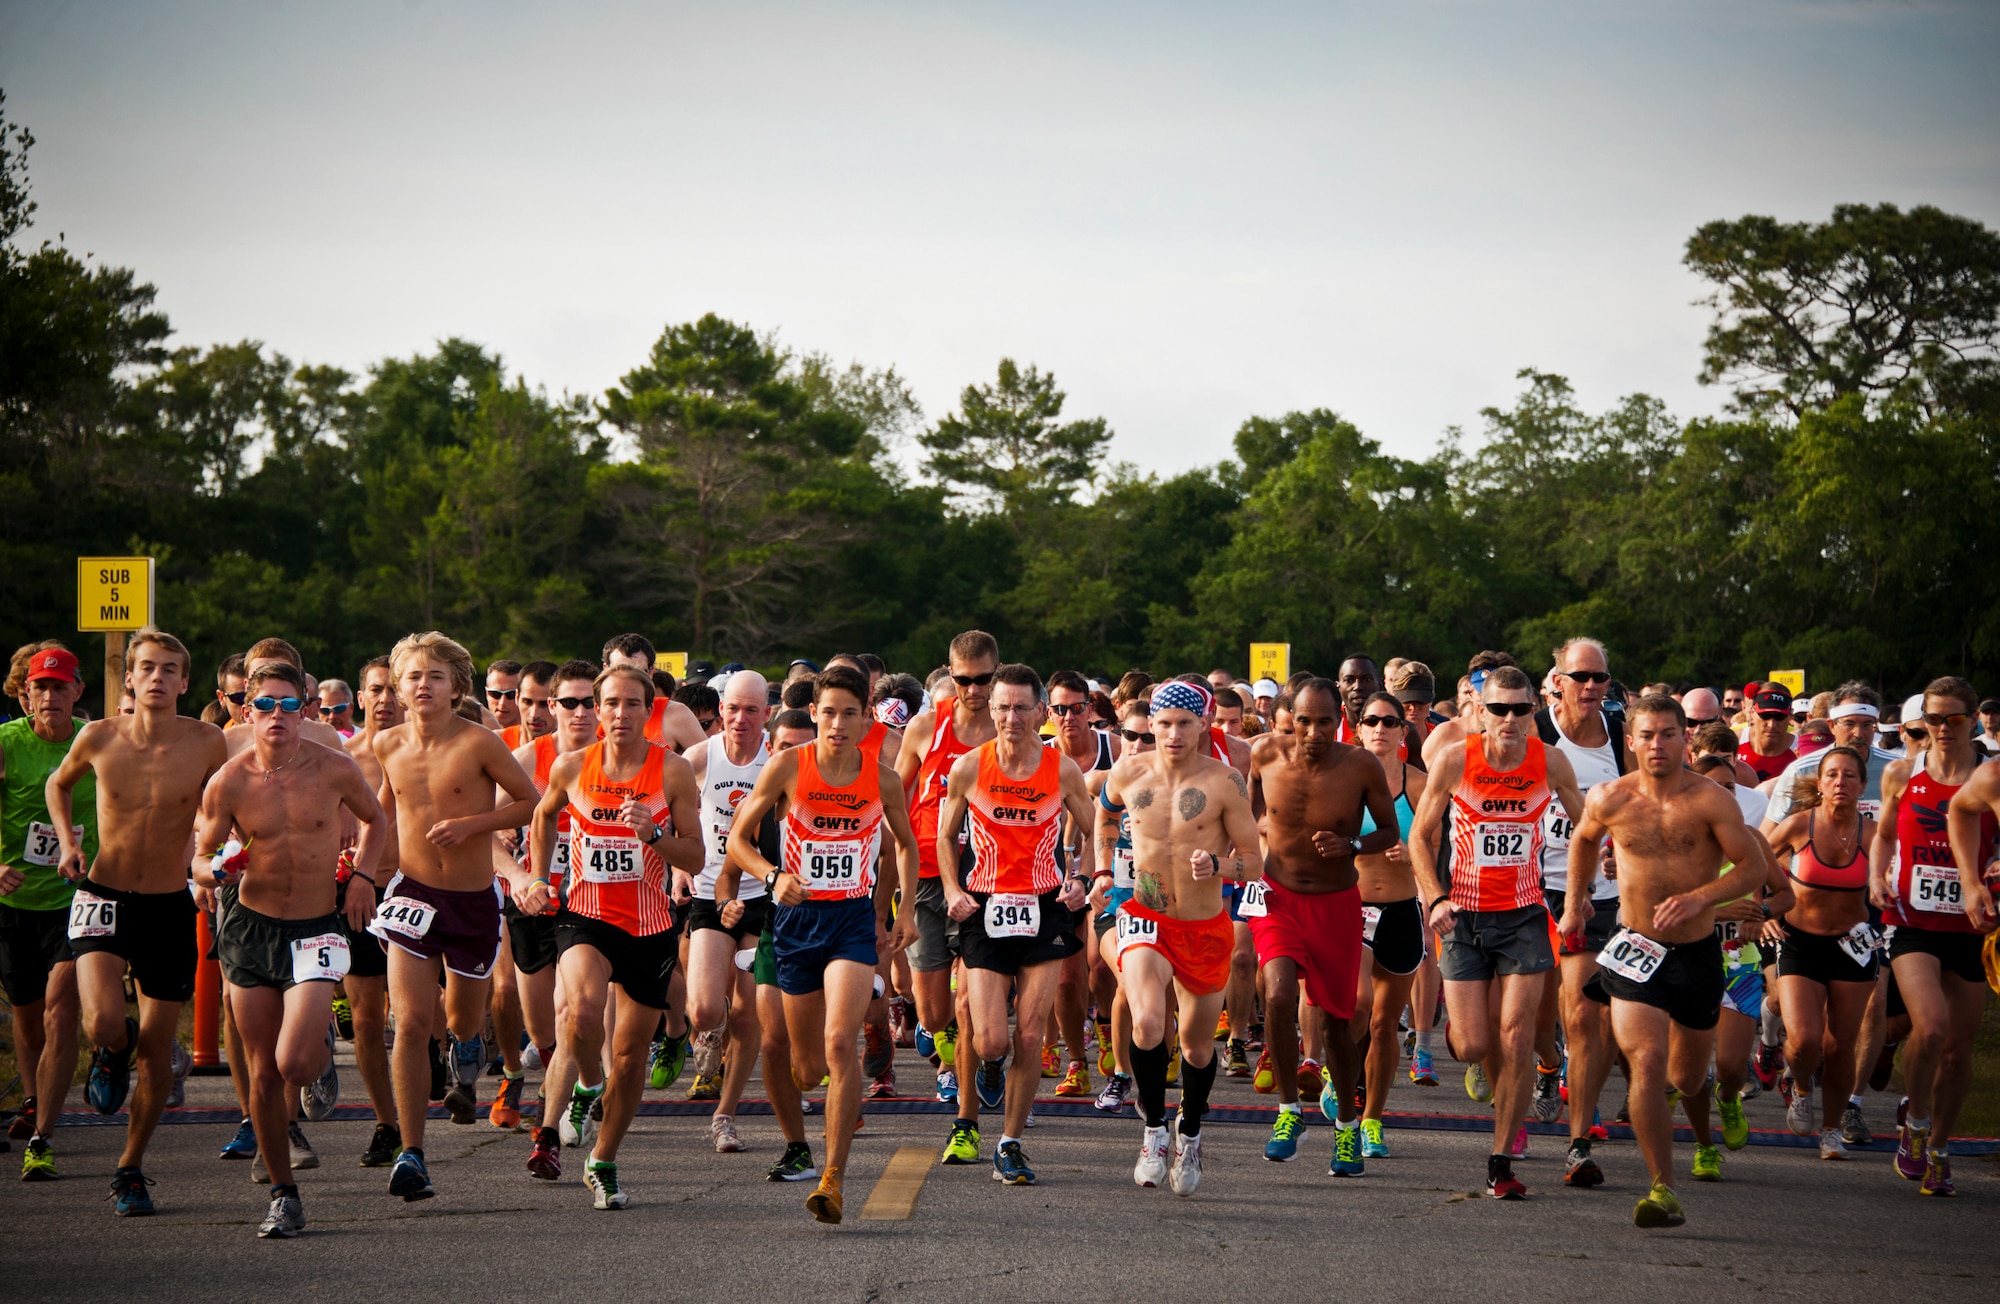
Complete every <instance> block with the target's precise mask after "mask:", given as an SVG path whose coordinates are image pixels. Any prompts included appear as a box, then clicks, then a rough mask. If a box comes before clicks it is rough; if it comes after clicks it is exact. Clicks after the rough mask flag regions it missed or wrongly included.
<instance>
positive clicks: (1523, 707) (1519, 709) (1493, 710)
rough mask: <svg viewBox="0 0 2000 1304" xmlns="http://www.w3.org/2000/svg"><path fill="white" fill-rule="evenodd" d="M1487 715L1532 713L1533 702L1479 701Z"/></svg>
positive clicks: (1533, 708)
mask: <svg viewBox="0 0 2000 1304" xmlns="http://www.w3.org/2000/svg"><path fill="white" fill-rule="evenodd" d="M1480 705H1481V706H1483V707H1485V708H1486V714H1488V715H1533V714H1534V713H1535V704H1534V703H1533V702H1481V703H1480Z"/></svg>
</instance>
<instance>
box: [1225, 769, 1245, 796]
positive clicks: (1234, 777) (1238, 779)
mask: <svg viewBox="0 0 2000 1304" xmlns="http://www.w3.org/2000/svg"><path fill="white" fill-rule="evenodd" d="M1229 781H1230V782H1231V783H1233V784H1235V785H1236V791H1238V792H1240V793H1242V794H1243V798H1244V800H1245V801H1248V800H1249V798H1250V781H1249V780H1248V779H1246V778H1244V777H1243V772H1242V771H1241V770H1237V769H1231V770H1230V771H1229Z"/></svg>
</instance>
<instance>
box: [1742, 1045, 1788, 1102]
mask: <svg viewBox="0 0 2000 1304" xmlns="http://www.w3.org/2000/svg"><path fill="white" fill-rule="evenodd" d="M1783 1067H1784V1055H1783V1053H1782V1052H1781V1051H1780V1050H1779V1048H1778V1047H1776V1046H1769V1045H1766V1044H1765V1043H1764V1042H1762V1041H1759V1042H1758V1043H1757V1053H1756V1054H1755V1055H1753V1056H1752V1057H1751V1059H1750V1071H1751V1073H1753V1074H1754V1075H1755V1076H1756V1078H1757V1081H1758V1082H1759V1083H1760V1084H1762V1085H1763V1088H1764V1090H1766V1091H1773V1090H1776V1089H1777V1086H1778V1074H1779V1072H1780V1071H1781V1070H1782V1069H1783Z"/></svg>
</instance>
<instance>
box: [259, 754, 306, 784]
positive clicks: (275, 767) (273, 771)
mask: <svg viewBox="0 0 2000 1304" xmlns="http://www.w3.org/2000/svg"><path fill="white" fill-rule="evenodd" d="M298 759H299V749H298V748H296V747H294V748H293V749H292V755H291V759H290V760H287V761H286V762H284V764H283V765H273V766H271V767H270V768H269V769H266V770H260V771H259V772H258V777H259V778H264V779H268V778H270V777H271V776H272V775H274V774H276V773H277V772H278V771H279V770H282V769H284V768H285V766H286V765H290V764H291V763H292V761H296V760H298Z"/></svg>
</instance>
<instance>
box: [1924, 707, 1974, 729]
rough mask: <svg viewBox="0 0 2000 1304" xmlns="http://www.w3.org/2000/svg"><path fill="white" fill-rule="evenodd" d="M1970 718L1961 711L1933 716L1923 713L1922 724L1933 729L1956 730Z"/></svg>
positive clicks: (1927, 712)
mask: <svg viewBox="0 0 2000 1304" xmlns="http://www.w3.org/2000/svg"><path fill="white" fill-rule="evenodd" d="M1971 718H1972V717H1971V716H1969V715H1967V714H1966V713H1965V712H1963V711H1954V712H1953V713H1952V714H1950V715H1933V714H1931V713H1930V712H1929V711H1926V712H1924V723H1925V724H1927V725H1929V726H1930V727H1931V728H1933V729H1944V728H1951V729H1956V728H1958V727H1959V726H1961V725H1963V724H1964V723H1965V722H1966V721H1967V720H1969V719H1971Z"/></svg>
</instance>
